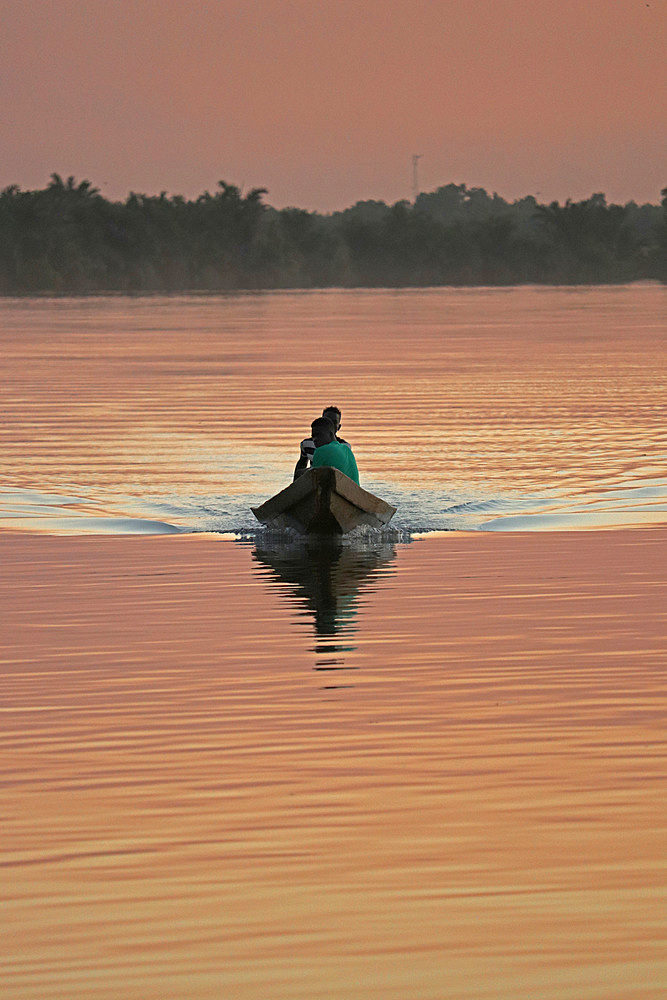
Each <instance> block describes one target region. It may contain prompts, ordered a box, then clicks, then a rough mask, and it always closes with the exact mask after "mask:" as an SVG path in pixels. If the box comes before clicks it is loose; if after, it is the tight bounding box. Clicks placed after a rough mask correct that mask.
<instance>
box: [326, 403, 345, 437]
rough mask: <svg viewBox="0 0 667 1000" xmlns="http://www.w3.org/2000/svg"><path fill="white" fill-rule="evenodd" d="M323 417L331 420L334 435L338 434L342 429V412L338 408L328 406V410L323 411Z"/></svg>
mask: <svg viewBox="0 0 667 1000" xmlns="http://www.w3.org/2000/svg"><path fill="white" fill-rule="evenodd" d="M322 416H323V417H326V418H327V420H330V421H331V423H332V424H333V425H334V434H336V433H338V430H339V429H340V422H341V421H340V416H341V414H340V410H339V409H338V407H337V406H327V407H326V409H324V410H322Z"/></svg>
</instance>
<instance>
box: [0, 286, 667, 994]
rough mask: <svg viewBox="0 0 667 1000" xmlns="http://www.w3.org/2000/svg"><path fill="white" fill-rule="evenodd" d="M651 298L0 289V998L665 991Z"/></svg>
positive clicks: (657, 315)
mask: <svg viewBox="0 0 667 1000" xmlns="http://www.w3.org/2000/svg"><path fill="white" fill-rule="evenodd" d="M665 295H666V292H665V289H664V288H660V287H652V286H642V287H631V288H588V289H585V288H582V289H566V288H561V289H547V288H539V289H537V288H534V289H531V288H526V289H465V290H461V289H448V290H442V289H439V290H419V291H414V292H413V291H407V292H406V291H399V292H384V291H383V292H374V291H363V292H356V291H346V292H337V291H331V292H313V293H270V294H264V293H260V294H252V295H226V296H211V297H207V296H186V297H173V298H160V297H156V298H137V299H132V298H123V297H117V298H116V297H109V298H97V299H95V298H93V299H84V300H60V299H40V300H29V299H25V300H2V301H0V321H1V322H2V333H1V335H0V351H1V356H2V362H3V371H4V376H5V377H4V378H3V380H2V381H1V382H0V404H1V405H2V410H3V421H2V424H0V565H2V570H3V572H2V574H0V607H1V608H2V618H3V628H2V630H1V631H0V688H1V691H2V698H1V701H0V708H1V711H0V762H1V774H2V784H1V786H0V817H1V821H2V840H1V843H0V865H1V866H2V872H3V883H2V884H3V889H2V903H3V935H2V936H1V938H0V966H1V967H2V970H3V972H2V991H1V992H2V1000H33V998H35V1000H37V998H39V1000H91V998H95V1000H118V998H121V997H122V998H123V1000H185V998H187V1000H220V998H228V997H229V998H234V1000H269V998H270V1000H380V998H381V1000H405V998H410V1000H445V998H446V1000H450V998H452V1000H453V998H456V1000H519V998H526V997H531V998H532V997H534V998H539V1000H663V998H664V996H665V982H666V980H667V976H666V975H665V972H666V970H665V963H664V954H665V953H664V913H665V895H666V893H665V883H666V879H665V868H664V857H665V851H664V846H665V843H666V841H667V838H666V836H665V834H666V830H665V827H666V826H667V823H666V818H667V817H666V814H665V802H666V801H667V794H666V789H665V781H664V778H665V738H664V711H665V697H664V668H665V663H666V661H667V613H666V611H665V609H666V608H667V595H666V593H665V571H664V569H665V565H666V564H667V549H666V543H665V538H666V535H665V523H666V522H667V486H666V484H667V474H666V472H665V469H666V463H665V456H666V454H667V431H666V422H665V399H667V392H666V389H667V386H666V385H665V382H666V380H667V365H666V364H665V302H666V298H665ZM332 403H333V404H337V405H338V406H340V407H341V409H342V410H343V417H344V423H343V429H342V433H343V435H344V436H345V437H346V438H347V439H348V440H349V441H350V442H351V443H352V444H353V446H354V450H355V453H356V455H357V459H358V464H359V467H360V471H361V478H362V484H363V485H364V486H366V487H367V488H369V489H371V490H372V491H373V492H376V493H378V494H380V495H381V496H383V497H385V498H386V499H387V500H390V501H391V502H392V503H394V504H396V505H397V506H398V508H399V512H398V514H397V517H396V519H395V525H396V526H395V528H392V530H391V531H386V532H381V533H373V532H368V533H365V536H364V537H363V538H356V539H354V540H353V541H352V542H350V541H346V542H344V543H341V544H334V545H328V546H325V547H322V546H318V545H315V544H313V543H304V542H297V541H296V540H294V539H286V538H285V537H280V538H276V537H275V535H272V534H271V533H270V532H266V531H264V530H263V529H261V528H259V527H258V526H257V525H255V524H254V523H253V519H252V515H251V513H250V505H251V504H256V503H257V502H258V501H261V500H263V499H266V498H267V497H268V496H269V495H271V494H272V493H275V492H276V491H277V490H278V489H280V488H282V487H283V486H284V485H286V483H287V482H288V481H289V480H290V478H291V473H292V469H293V466H294V464H295V462H296V459H297V457H298V443H299V440H300V439H301V438H302V437H303V436H305V435H306V434H307V433H308V429H309V423H310V420H311V419H312V418H313V417H314V416H316V415H317V414H318V413H319V412H320V411H321V409H322V407H323V406H325V405H327V404H332ZM610 528H613V529H614V530H608V529H610ZM479 529H484V530H479ZM130 536H131V537H130Z"/></svg>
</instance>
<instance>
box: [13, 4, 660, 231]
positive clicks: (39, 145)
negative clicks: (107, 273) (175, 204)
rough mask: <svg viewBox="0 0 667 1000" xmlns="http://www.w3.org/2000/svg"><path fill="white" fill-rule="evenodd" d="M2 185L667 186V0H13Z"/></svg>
mask: <svg viewBox="0 0 667 1000" xmlns="http://www.w3.org/2000/svg"><path fill="white" fill-rule="evenodd" d="M0 25H1V30H0V187H3V188H4V187H5V186H7V185H9V184H18V185H19V186H20V187H22V188H24V189H31V188H39V187H44V186H45V185H46V183H48V180H49V177H50V175H51V174H52V173H53V172H57V173H59V174H61V175H62V176H64V177H67V176H70V175H74V176H75V177H76V178H77V179H78V180H82V179H84V178H85V179H88V180H90V181H92V182H93V183H94V184H95V185H96V186H97V187H99V188H100V190H101V191H102V193H103V194H104V195H105V196H106V197H109V198H114V199H115V198H125V197H126V196H127V194H128V193H129V192H130V191H136V192H142V193H149V194H154V193H159V192H160V191H167V192H168V193H169V194H182V195H185V196H186V197H193V196H196V195H198V194H200V193H202V192H203V191H205V190H210V191H213V190H214V189H215V188H216V186H217V183H218V181H219V180H225V181H227V182H228V183H233V184H237V185H238V186H240V187H242V189H243V190H244V191H247V190H248V189H249V188H252V187H265V188H268V192H269V193H268V195H267V197H266V200H267V201H268V203H269V204H272V205H275V206H276V207H279V208H282V207H284V206H286V205H295V206H298V207H301V208H306V209H309V210H318V211H322V212H326V211H333V210H335V209H339V208H345V207H347V206H349V205H351V204H354V203H355V202H356V201H359V200H364V199H371V198H372V199H379V200H383V201H387V202H394V201H396V200H398V199H401V198H410V197H411V196H412V180H413V174H412V157H413V155H415V154H420V156H421V159H420V160H419V174H418V182H419V188H420V190H422V191H431V190H434V189H435V188H437V187H439V186H441V185H443V184H448V183H451V182H454V183H457V184H462V183H465V184H467V185H468V186H469V187H472V186H476V187H484V188H486V189H487V191H489V192H490V193H491V192H494V191H497V192H498V194H500V195H502V196H503V197H505V198H507V199H508V200H514V199H516V198H520V197H523V196H524V195H528V194H532V195H535V196H536V197H537V198H538V200H540V201H544V202H547V201H552V200H559V201H564V200H565V199H566V198H572V199H574V200H579V199H582V198H587V197H589V196H590V195H591V194H593V193H595V192H600V191H601V192H604V193H606V195H607V197H608V199H609V200H610V201H615V202H619V203H625V202H627V201H630V200H635V201H637V202H647V201H650V202H653V203H657V202H659V200H660V191H661V189H662V188H664V187H667V127H666V123H667V70H666V69H665V67H666V65H667V56H666V53H667V0H649V2H647V0H409V2H408V0H0Z"/></svg>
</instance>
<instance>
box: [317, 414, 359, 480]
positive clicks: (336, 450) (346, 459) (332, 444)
mask: <svg viewBox="0 0 667 1000" xmlns="http://www.w3.org/2000/svg"><path fill="white" fill-rule="evenodd" d="M312 432H313V441H314V443H315V451H314V452H313V458H312V461H311V466H312V468H313V469H318V468H321V467H322V466H331V467H332V468H334V469H338V470H339V471H340V472H344V473H345V475H346V476H349V477H350V479H353V480H354V482H355V483H356V484H357V485H359V470H358V469H357V462H356V459H355V457H354V455H353V454H352V449H351V448H350V446H349V444H341V443H340V441H336V431H335V428H334V425H333V424H332V423H331V421H330V420H328V419H327V418H326V417H319V418H318V419H317V420H314V421H313V423H312Z"/></svg>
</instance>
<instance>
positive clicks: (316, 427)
mask: <svg viewBox="0 0 667 1000" xmlns="http://www.w3.org/2000/svg"><path fill="white" fill-rule="evenodd" d="M310 429H311V432H312V435H313V441H314V443H315V447H316V448H321V447H322V445H323V444H331V442H332V441H333V440H334V439H335V437H336V431H335V429H334V425H333V424H332V423H331V421H330V420H329V418H328V417H318V418H317V420H313V422H312V424H311V425H310Z"/></svg>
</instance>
